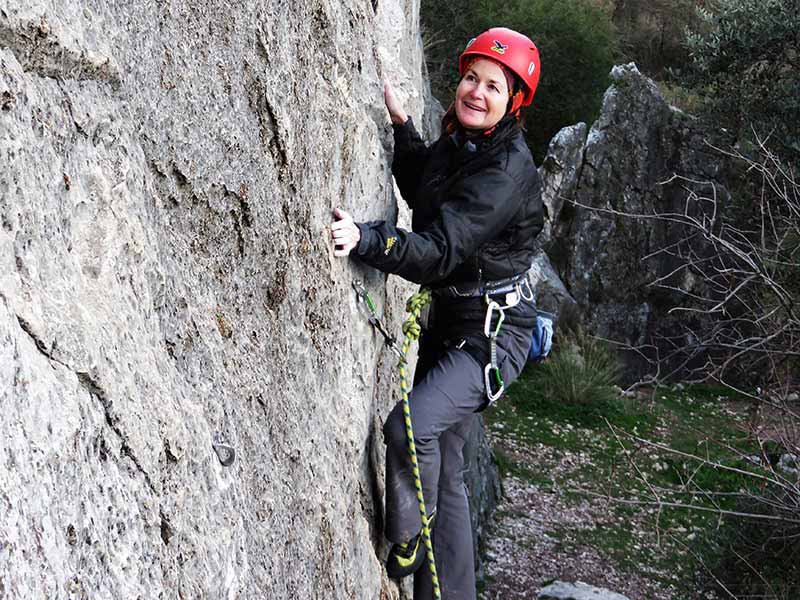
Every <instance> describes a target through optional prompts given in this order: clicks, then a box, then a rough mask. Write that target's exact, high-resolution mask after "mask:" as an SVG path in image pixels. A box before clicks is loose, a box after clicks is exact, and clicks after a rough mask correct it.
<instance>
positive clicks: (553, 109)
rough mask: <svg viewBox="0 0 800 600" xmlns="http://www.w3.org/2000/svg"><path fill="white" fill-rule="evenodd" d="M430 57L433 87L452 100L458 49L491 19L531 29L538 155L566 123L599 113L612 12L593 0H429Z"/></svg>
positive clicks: (425, 8) (531, 117)
mask: <svg viewBox="0 0 800 600" xmlns="http://www.w3.org/2000/svg"><path fill="white" fill-rule="evenodd" d="M421 19H422V22H423V26H424V28H425V33H424V39H425V40H426V59H427V62H428V72H429V74H430V77H431V83H432V87H433V91H434V94H435V95H436V97H437V98H439V100H440V101H441V102H442V104H444V105H445V106H448V105H449V104H450V103H451V102H452V99H453V96H454V92H455V88H456V86H457V85H458V56H459V54H460V53H461V52H462V50H463V49H464V47H465V46H466V44H467V42H468V41H469V40H470V39H471V38H473V37H475V36H476V35H477V34H479V33H480V32H482V31H485V30H486V29H489V28H490V27H510V28H511V29H515V30H517V31H520V32H522V33H524V34H526V35H528V36H529V37H530V38H531V39H532V40H533V41H534V42H535V43H536V46H537V47H538V49H539V53H540V57H541V60H542V74H541V79H540V81H539V88H538V90H537V92H536V97H535V98H534V101H533V107H532V108H531V109H528V113H527V129H528V133H527V140H528V144H529V145H530V146H531V150H532V151H533V153H534V157H535V158H536V160H537V162H539V163H540V162H541V161H542V160H543V158H544V156H545V153H546V151H547V145H548V144H549V143H550V139H551V138H552V137H553V136H554V135H555V134H556V133H557V132H558V131H559V130H560V129H561V128H562V127H566V126H568V125H573V124H575V123H577V122H578V121H585V122H587V123H591V122H592V121H594V119H595V118H596V117H597V114H598V112H599V109H600V103H601V100H602V96H603V92H604V91H605V89H606V88H607V87H608V84H609V79H608V74H609V72H610V70H611V66H612V65H613V62H614V48H615V37H614V27H613V25H612V23H611V15H610V12H609V11H608V10H607V9H606V8H604V7H603V6H600V5H598V4H597V3H596V2H592V1H590V0H520V1H519V2H511V3H509V2H501V1H499V0H465V1H464V2H461V3H458V4H455V3H453V4H450V3H441V2H432V1H431V0H425V1H423V3H422V7H421Z"/></svg>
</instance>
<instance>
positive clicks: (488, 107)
mask: <svg viewBox="0 0 800 600" xmlns="http://www.w3.org/2000/svg"><path fill="white" fill-rule="evenodd" d="M507 105H508V84H507V83H506V77H505V74H504V73H503V69H502V67H501V66H500V65H498V64H497V63H496V62H494V61H491V60H488V59H485V58H479V59H478V60H476V61H475V62H473V63H472V64H471V65H470V66H469V67H468V68H467V70H466V72H465V73H464V76H463V77H462V78H461V82H460V83H459V84H458V88H456V102H455V106H456V117H458V121H459V122H460V123H461V125H462V126H463V127H464V128H465V129H473V130H483V129H489V128H491V127H494V126H495V125H496V124H497V122H498V121H499V120H500V119H502V118H503V115H505V114H506V106H507Z"/></svg>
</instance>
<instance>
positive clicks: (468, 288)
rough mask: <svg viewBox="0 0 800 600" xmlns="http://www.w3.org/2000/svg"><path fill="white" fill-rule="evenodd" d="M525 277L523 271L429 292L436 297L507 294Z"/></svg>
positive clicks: (473, 296) (476, 296) (474, 296)
mask: <svg viewBox="0 0 800 600" xmlns="http://www.w3.org/2000/svg"><path fill="white" fill-rule="evenodd" d="M526 277H527V273H523V274H521V275H514V276H513V277H509V278H508V279H499V280H497V281H485V282H483V284H477V283H476V284H465V285H464V286H457V285H450V286H447V287H441V288H437V289H435V290H431V293H432V294H433V295H434V296H436V297H437V298H480V297H482V296H486V295H489V296H493V295H495V294H507V293H508V292H513V291H514V290H515V289H516V287H517V285H519V284H520V282H522V281H523V280H524V279H525V278H526Z"/></svg>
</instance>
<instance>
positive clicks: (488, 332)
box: [434, 274, 533, 404]
mask: <svg viewBox="0 0 800 600" xmlns="http://www.w3.org/2000/svg"><path fill="white" fill-rule="evenodd" d="M434 294H435V295H436V296H439V297H444V298H483V300H484V302H485V303H486V316H485V317H484V322H483V334H484V335H485V336H486V337H487V338H488V339H489V355H488V356H486V351H485V350H483V349H481V348H477V347H476V346H475V345H474V344H472V343H469V342H467V340H462V341H461V342H460V343H459V344H458V345H457V347H458V348H464V349H465V350H466V351H467V352H469V353H470V354H471V355H472V356H473V357H474V358H475V359H476V360H477V361H478V363H482V364H484V365H485V366H484V368H483V383H484V386H485V388H486V398H487V400H488V402H489V404H491V403H492V402H494V401H495V400H497V399H498V398H499V397H500V396H502V395H503V392H504V391H505V389H506V385H505V382H504V381H503V376H502V374H501V373H500V364H499V362H498V360H497V337H498V336H499V335H500V328H501V327H502V325H503V321H504V320H505V311H506V310H508V309H509V308H513V307H515V306H516V305H517V304H519V303H520V301H521V300H526V301H528V302H530V301H532V300H533V290H532V289H531V284H530V281H529V280H528V277H527V274H523V275H516V276H514V277H510V278H508V279H501V280H499V281H489V282H485V283H483V284H479V285H477V286H473V287H468V288H459V287H457V286H449V287H446V288H439V289H437V290H435V291H434ZM501 296H505V298H504V299H503V303H502V304H501V303H500V302H499V301H498V300H497V298H499V297H501ZM495 314H496V315H497V320H496V321H494V319H495ZM493 322H494V326H493V325H492V324H493ZM484 357H485V358H484ZM487 359H488V360H487Z"/></svg>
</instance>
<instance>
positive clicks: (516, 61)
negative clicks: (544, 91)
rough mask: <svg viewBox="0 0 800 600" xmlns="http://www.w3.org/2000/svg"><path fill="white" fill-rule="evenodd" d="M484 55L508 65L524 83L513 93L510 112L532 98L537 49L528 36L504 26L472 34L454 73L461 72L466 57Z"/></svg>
mask: <svg viewBox="0 0 800 600" xmlns="http://www.w3.org/2000/svg"><path fill="white" fill-rule="evenodd" d="M478 56H485V57H486V58H491V59H492V60H494V61H495V62H498V63H500V64H501V65H503V66H504V67H506V68H508V69H509V70H510V71H511V72H512V73H514V75H516V76H517V78H518V79H519V80H520V81H521V82H522V83H523V84H524V85H525V89H524V90H521V91H520V92H518V93H516V94H514V97H513V99H512V103H511V109H510V110H509V112H510V113H514V112H516V111H517V110H518V109H519V108H520V107H521V106H528V105H529V104H530V103H531V102H533V95H534V94H535V93H536V86H537V85H539V70H540V69H541V63H540V62H539V50H537V49H536V44H534V43H533V42H532V41H531V39H530V38H529V37H528V36H526V35H522V34H521V33H518V32H516V31H514V30H513V29H507V28H505V27H493V28H492V29H489V30H487V31H484V32H483V33H482V34H480V35H479V36H478V37H476V38H472V39H471V40H470V41H469V43H468V44H467V47H466V48H464V52H462V53H461V56H460V57H459V59H458V73H459V75H461V76H463V75H464V71H465V70H466V66H467V62H468V59H469V58H470V57H478Z"/></svg>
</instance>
